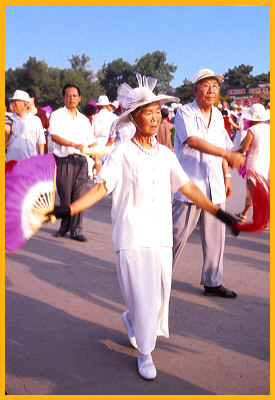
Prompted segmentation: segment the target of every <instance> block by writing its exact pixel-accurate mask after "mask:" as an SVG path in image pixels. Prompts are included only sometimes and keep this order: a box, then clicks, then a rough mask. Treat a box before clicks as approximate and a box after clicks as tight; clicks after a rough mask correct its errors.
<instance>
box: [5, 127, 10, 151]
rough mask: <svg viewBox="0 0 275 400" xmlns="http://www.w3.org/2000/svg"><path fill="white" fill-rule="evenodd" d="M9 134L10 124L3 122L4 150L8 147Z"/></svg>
mask: <svg viewBox="0 0 275 400" xmlns="http://www.w3.org/2000/svg"><path fill="white" fill-rule="evenodd" d="M10 135H11V126H10V125H9V124H5V150H6V148H7V147H8V144H9V140H10Z"/></svg>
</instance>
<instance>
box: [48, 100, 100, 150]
mask: <svg viewBox="0 0 275 400" xmlns="http://www.w3.org/2000/svg"><path fill="white" fill-rule="evenodd" d="M50 134H51V135H58V136H60V137H61V138H63V139H66V140H69V141H71V142H74V143H77V144H82V145H83V146H90V145H91V144H93V143H95V142H96V140H95V137H94V134H93V130H92V125H91V124H90V121H89V120H88V118H87V117H86V116H85V115H84V114H81V113H80V112H79V111H78V110H77V115H76V117H75V118H73V117H72V116H71V114H70V113H69V111H68V109H67V107H63V108H60V109H58V110H56V111H54V112H53V113H52V114H51V117H50ZM53 153H54V154H55V155H56V156H58V157H67V156H68V155H69V154H74V153H77V154H81V152H80V151H79V150H77V149H76V148H75V147H70V146H61V145H60V144H58V143H53Z"/></svg>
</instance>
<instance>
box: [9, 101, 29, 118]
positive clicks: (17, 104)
mask: <svg viewBox="0 0 275 400" xmlns="http://www.w3.org/2000/svg"><path fill="white" fill-rule="evenodd" d="M11 104H12V109H13V111H14V112H15V113H16V114H17V115H19V116H21V115H24V114H25V113H26V112H27V104H28V103H26V102H25V101H23V100H13V101H12V103H11Z"/></svg>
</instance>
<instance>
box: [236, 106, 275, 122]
mask: <svg viewBox="0 0 275 400" xmlns="http://www.w3.org/2000/svg"><path fill="white" fill-rule="evenodd" d="M242 116H243V117H244V118H246V119H249V120H250V121H267V120H269V119H270V113H269V112H268V111H267V110H266V109H265V108H264V106H263V105H262V104H259V103H257V104H253V105H252V106H251V107H250V108H246V109H244V110H243V111H242Z"/></svg>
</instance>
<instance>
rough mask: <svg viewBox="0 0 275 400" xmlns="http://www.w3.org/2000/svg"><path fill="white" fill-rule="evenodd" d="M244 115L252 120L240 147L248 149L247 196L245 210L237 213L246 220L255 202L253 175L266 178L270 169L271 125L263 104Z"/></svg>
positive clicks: (241, 150)
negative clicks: (267, 121)
mask: <svg viewBox="0 0 275 400" xmlns="http://www.w3.org/2000/svg"><path fill="white" fill-rule="evenodd" d="M242 115H243V117H244V118H246V119H248V120H249V121H250V124H249V128H248V130H247V134H246V137H245V138H244V141H243V144H242V145H241V147H240V148H239V149H238V151H239V152H240V153H245V152H246V151H247V150H248V149H249V151H248V154H247V162H246V189H247V190H246V198H245V205H244V208H243V210H242V211H241V212H240V213H238V214H236V216H237V217H239V218H241V220H242V221H243V222H244V221H246V219H247V214H248V211H249V209H250V208H251V206H252V203H253V183H252V180H251V175H253V173H255V172H256V173H257V174H259V175H261V176H263V177H264V178H265V179H268V177H269V171H270V125H269V124H265V123H264V121H266V120H268V118H269V115H268V113H267V112H266V110H265V108H264V106H263V105H262V104H253V105H252V107H251V108H249V109H246V110H244V111H243V113H242Z"/></svg>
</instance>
